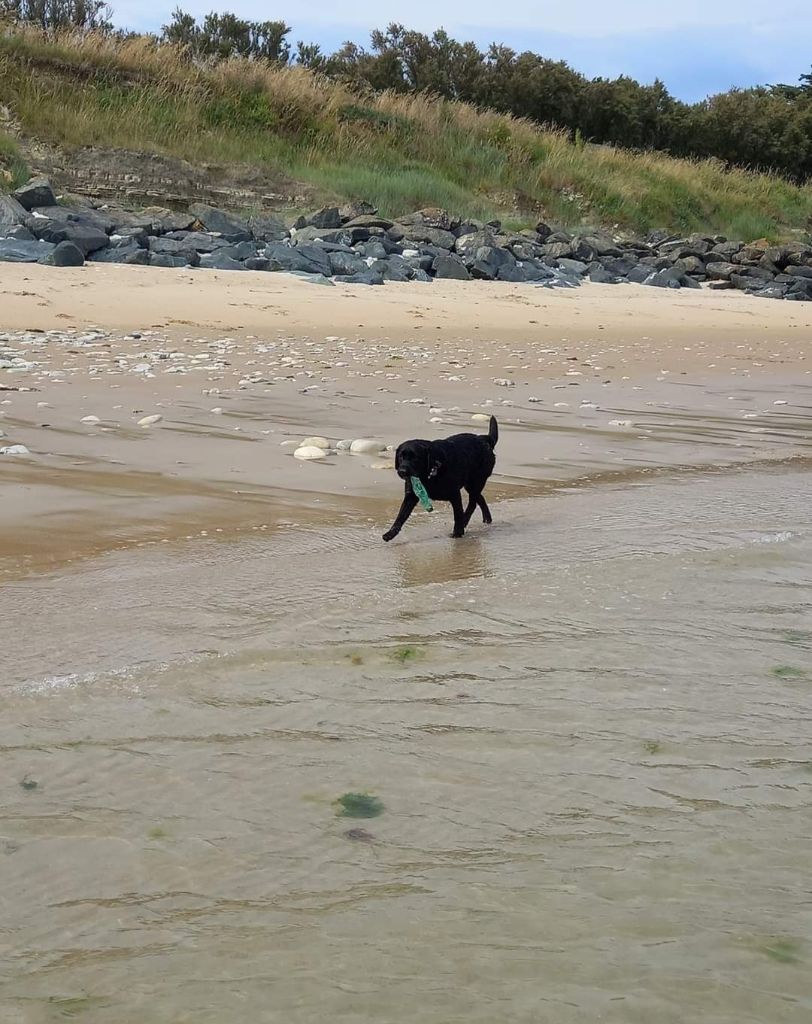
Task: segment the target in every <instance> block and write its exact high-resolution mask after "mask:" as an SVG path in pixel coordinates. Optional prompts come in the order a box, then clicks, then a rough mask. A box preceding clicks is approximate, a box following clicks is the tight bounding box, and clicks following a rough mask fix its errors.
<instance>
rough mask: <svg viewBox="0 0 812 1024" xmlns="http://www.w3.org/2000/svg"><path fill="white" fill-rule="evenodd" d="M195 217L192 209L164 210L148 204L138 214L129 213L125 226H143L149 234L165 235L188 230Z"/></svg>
mask: <svg viewBox="0 0 812 1024" xmlns="http://www.w3.org/2000/svg"><path fill="white" fill-rule="evenodd" d="M207 209H211V207H207ZM196 219H197V218H196V216H195V214H194V213H193V212H192V211H189V212H188V213H177V212H176V211H175V210H166V209H164V208H163V207H161V206H148V207H147V208H146V209H145V210H142V211H141V213H140V214H136V215H135V216H132V215H130V217H129V218H127V220H126V226H129V227H141V228H144V229H145V230H146V231H148V232H149V233H150V234H151V235H165V234H168V233H169V232H170V231H188V230H189V228H190V227H191V226H192V225H193V224H194V223H195V221H196ZM211 230H215V229H214V228H212V229H211Z"/></svg>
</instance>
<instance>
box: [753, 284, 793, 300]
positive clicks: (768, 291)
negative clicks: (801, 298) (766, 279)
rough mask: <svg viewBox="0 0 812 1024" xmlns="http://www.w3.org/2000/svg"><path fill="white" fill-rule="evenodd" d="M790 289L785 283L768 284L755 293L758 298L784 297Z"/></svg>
mask: <svg viewBox="0 0 812 1024" xmlns="http://www.w3.org/2000/svg"><path fill="white" fill-rule="evenodd" d="M788 291H789V289H788V288H787V286H786V285H785V284H768V285H767V286H766V287H765V288H759V289H758V290H757V291H754V292H753V294H754V295H755V296H756V298H758V299H784V298H786V296H787V292H788Z"/></svg>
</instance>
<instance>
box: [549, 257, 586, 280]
mask: <svg viewBox="0 0 812 1024" xmlns="http://www.w3.org/2000/svg"><path fill="white" fill-rule="evenodd" d="M590 262H591V261H590ZM556 263H557V264H558V266H559V268H560V269H561V270H564V271H566V272H567V273H568V274H574V275H575V276H576V277H583V276H584V275H585V274H586V271H587V265H586V263H584V262H583V261H582V260H576V259H567V258H564V259H560V260H557V261H556Z"/></svg>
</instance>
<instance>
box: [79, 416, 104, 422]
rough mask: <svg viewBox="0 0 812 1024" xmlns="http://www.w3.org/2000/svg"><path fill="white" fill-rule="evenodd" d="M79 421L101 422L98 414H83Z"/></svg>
mask: <svg viewBox="0 0 812 1024" xmlns="http://www.w3.org/2000/svg"><path fill="white" fill-rule="evenodd" d="M79 422H80V423H88V424H91V423H101V420H100V419H99V417H98V416H83V417H82V418H81V420H80V421H79Z"/></svg>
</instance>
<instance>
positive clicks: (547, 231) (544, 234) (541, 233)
mask: <svg viewBox="0 0 812 1024" xmlns="http://www.w3.org/2000/svg"><path fill="white" fill-rule="evenodd" d="M552 233H553V229H552V228H551V227H550V225H549V224H545V223H544V221H543V220H540V221H539V222H538V224H536V235H537V237H538V240H539V242H541V243H542V245H543V244H544V243H545V242H546V241H547V239H548V238H549V237H550V235H551V234H552Z"/></svg>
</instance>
